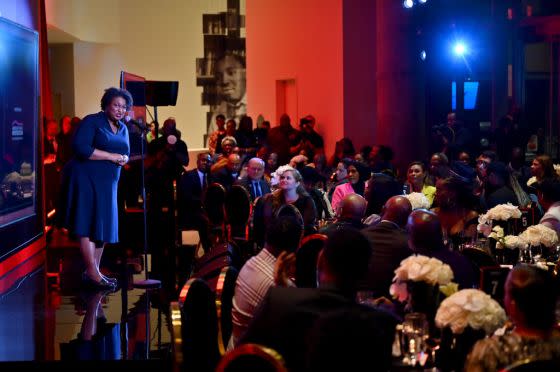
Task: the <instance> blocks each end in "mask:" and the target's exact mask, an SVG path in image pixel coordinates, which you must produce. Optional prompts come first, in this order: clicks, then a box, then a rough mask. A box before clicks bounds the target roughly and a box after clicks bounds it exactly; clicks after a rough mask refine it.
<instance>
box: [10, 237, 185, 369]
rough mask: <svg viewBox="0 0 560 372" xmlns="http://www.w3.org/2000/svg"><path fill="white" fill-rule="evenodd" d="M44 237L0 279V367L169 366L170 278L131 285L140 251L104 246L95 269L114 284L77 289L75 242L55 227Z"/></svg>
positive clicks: (139, 270)
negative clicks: (147, 286)
mask: <svg viewBox="0 0 560 372" xmlns="http://www.w3.org/2000/svg"><path fill="white" fill-rule="evenodd" d="M51 238H52V239H50V242H49V243H48V244H47V249H46V250H42V251H41V252H39V253H38V254H36V255H35V256H33V257H31V258H29V259H28V260H27V261H26V262H25V263H23V264H22V265H20V267H18V268H17V269H16V270H13V271H12V272H10V273H8V274H6V275H5V276H4V277H2V278H0V362H1V363H0V369H2V370H3V371H10V370H15V369H16V368H17V369H18V370H21V369H28V368H29V369H35V368H39V367H44V366H45V365H51V364H52V365H53V368H57V369H59V370H60V369H65V367H68V369H69V370H70V369H72V370H74V371H76V369H78V370H80V371H83V370H99V369H100V368H104V367H103V366H105V365H107V366H110V367H109V368H111V369H113V367H114V368H118V369H124V370H129V369H133V370H135V371H137V370H148V369H150V370H154V369H157V370H158V372H159V371H163V370H171V359H172V354H171V353H172V351H171V349H172V347H171V335H170V331H169V302H170V299H171V300H173V299H175V298H176V294H175V292H176V288H175V281H174V280H172V281H171V283H170V285H168V286H167V288H166V280H162V283H163V287H162V288H160V289H155V290H144V289H138V288H135V287H134V285H133V283H134V281H136V280H141V279H143V278H144V277H145V273H144V271H143V260H142V256H141V255H140V256H139V255H136V256H134V255H132V256H131V255H130V254H127V253H126V252H121V251H124V250H122V249H119V248H117V247H115V249H113V250H112V249H111V248H112V247H108V248H106V249H105V254H104V260H103V261H102V266H103V270H102V271H104V272H105V274H107V275H109V276H113V277H117V278H118V279H119V284H120V285H119V287H118V288H117V290H115V291H113V292H102V291H92V290H85V289H83V288H82V287H83V285H82V282H81V273H82V264H81V259H80V254H79V247H78V245H77V243H76V242H73V241H71V240H70V239H68V237H67V236H66V235H64V234H62V232H60V231H55V232H54V233H53V234H52V237H51ZM171 271H173V270H171ZM169 287H170V288H169ZM6 367H14V368H6ZM58 367H60V368H58Z"/></svg>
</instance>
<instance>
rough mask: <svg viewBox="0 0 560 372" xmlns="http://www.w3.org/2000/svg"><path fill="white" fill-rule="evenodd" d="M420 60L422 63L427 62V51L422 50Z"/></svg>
mask: <svg viewBox="0 0 560 372" xmlns="http://www.w3.org/2000/svg"><path fill="white" fill-rule="evenodd" d="M420 60H421V61H425V60H426V51H425V50H422V51H421V52H420Z"/></svg>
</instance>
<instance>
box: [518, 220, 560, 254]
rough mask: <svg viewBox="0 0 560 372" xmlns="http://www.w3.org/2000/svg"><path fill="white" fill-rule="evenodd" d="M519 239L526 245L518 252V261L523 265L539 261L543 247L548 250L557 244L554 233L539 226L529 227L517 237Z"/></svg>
mask: <svg viewBox="0 0 560 372" xmlns="http://www.w3.org/2000/svg"><path fill="white" fill-rule="evenodd" d="M519 239H520V240H522V241H523V242H525V243H526V246H525V247H524V248H522V249H520V252H519V261H520V262H525V263H535V261H537V262H538V261H540V258H541V256H542V255H543V247H546V248H549V249H550V248H552V247H554V246H555V245H556V244H558V234H557V233H556V231H555V230H553V229H551V228H550V227H548V226H545V225H540V224H539V225H533V226H529V227H528V228H527V229H526V230H525V231H523V232H522V233H521V234H520V235H519Z"/></svg>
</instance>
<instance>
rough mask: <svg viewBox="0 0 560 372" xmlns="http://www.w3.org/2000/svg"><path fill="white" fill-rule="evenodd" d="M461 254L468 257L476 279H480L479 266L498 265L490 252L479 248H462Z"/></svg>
mask: <svg viewBox="0 0 560 372" xmlns="http://www.w3.org/2000/svg"><path fill="white" fill-rule="evenodd" d="M461 254H462V255H463V256H465V257H466V258H468V260H469V261H470V262H471V265H472V267H473V271H474V273H475V274H476V275H477V280H480V268H481V267H486V266H493V267H495V266H498V263H497V262H496V260H495V259H494V258H493V257H492V256H490V254H489V253H488V252H486V251H484V250H482V249H479V248H464V249H463V250H462V251H461Z"/></svg>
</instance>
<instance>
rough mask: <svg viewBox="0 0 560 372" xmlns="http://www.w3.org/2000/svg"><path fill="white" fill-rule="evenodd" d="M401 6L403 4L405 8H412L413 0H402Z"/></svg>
mask: <svg viewBox="0 0 560 372" xmlns="http://www.w3.org/2000/svg"><path fill="white" fill-rule="evenodd" d="M403 6H404V7H405V8H406V9H410V8H412V7H413V6H414V2H413V1H412V0H404V1H403Z"/></svg>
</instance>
